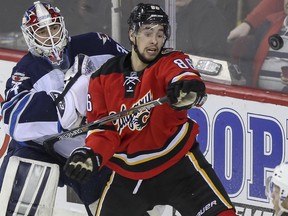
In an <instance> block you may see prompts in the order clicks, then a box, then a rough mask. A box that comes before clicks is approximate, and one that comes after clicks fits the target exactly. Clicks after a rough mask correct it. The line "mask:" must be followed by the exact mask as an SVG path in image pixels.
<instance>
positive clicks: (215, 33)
mask: <svg viewBox="0 0 288 216" xmlns="http://www.w3.org/2000/svg"><path fill="white" fill-rule="evenodd" d="M176 9H177V12H176V22H177V25H176V49H178V50H182V51H183V52H185V53H188V54H193V55H197V56H205V57H212V58H218V59H223V58H225V57H227V43H226V36H227V34H228V29H227V26H226V23H225V19H224V16H223V15H222V14H221V13H220V11H219V10H218V8H217V7H216V6H215V4H213V3H212V2H211V1H210V0H176Z"/></svg>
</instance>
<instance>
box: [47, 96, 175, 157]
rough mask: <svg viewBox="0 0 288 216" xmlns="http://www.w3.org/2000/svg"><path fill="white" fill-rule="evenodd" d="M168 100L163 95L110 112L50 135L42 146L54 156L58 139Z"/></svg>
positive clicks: (75, 134)
mask: <svg viewBox="0 0 288 216" xmlns="http://www.w3.org/2000/svg"><path fill="white" fill-rule="evenodd" d="M168 101H169V100H168V97H167V96H165V97H162V98H158V99H156V100H152V101H149V102H147V103H144V104H140V105H138V106H136V107H132V108H130V109H127V110H123V111H121V112H118V113H115V114H112V115H109V116H105V117H103V118H101V119H98V120H96V121H93V122H90V123H88V124H85V125H82V126H80V127H77V128H74V129H71V130H68V131H65V132H63V133H60V134H58V135H56V136H52V137H50V138H48V139H46V140H45V141H44V142H43V146H44V148H45V149H46V151H47V152H48V153H49V154H51V155H54V156H55V151H54V144H55V143H56V142H57V141H60V140H63V139H68V138H73V137H75V136H77V135H80V134H82V133H85V132H87V131H88V130H90V129H96V128H98V127H99V126H101V125H104V124H106V123H108V122H112V121H115V120H117V119H121V118H123V117H125V116H128V115H132V114H135V113H137V112H140V111H141V110H144V109H149V108H153V107H156V106H159V105H162V104H164V103H167V102H168ZM56 156H57V155H56Z"/></svg>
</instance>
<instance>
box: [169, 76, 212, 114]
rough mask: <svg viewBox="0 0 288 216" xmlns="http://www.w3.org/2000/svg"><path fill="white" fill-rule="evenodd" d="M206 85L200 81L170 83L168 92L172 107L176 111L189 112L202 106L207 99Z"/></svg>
mask: <svg viewBox="0 0 288 216" xmlns="http://www.w3.org/2000/svg"><path fill="white" fill-rule="evenodd" d="M205 90H206V87H205V84H204V83H203V82H202V81H200V80H196V79H193V80H178V81H176V82H174V83H170V84H169V86H168V90H167V96H168V98H169V102H170V106H171V107H172V108H173V109H175V110H187V109H190V108H191V107H192V106H198V107H199V106H202V105H203V104H204V103H205V101H206V99H207V94H206V93H205Z"/></svg>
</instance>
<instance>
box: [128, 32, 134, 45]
mask: <svg viewBox="0 0 288 216" xmlns="http://www.w3.org/2000/svg"><path fill="white" fill-rule="evenodd" d="M128 37H129V40H130V42H132V43H133V44H135V31H133V30H132V29H130V30H129V31H128Z"/></svg>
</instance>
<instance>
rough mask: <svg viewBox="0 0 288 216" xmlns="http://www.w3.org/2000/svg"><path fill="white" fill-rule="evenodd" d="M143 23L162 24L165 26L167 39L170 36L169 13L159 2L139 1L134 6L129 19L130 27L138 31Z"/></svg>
mask: <svg viewBox="0 0 288 216" xmlns="http://www.w3.org/2000/svg"><path fill="white" fill-rule="evenodd" d="M143 24H161V25H163V26H164V33H165V36H166V39H168V38H169V36H170V26H169V18H168V15H167V14H166V13H165V11H164V10H163V9H162V8H161V7H160V6H159V5H157V4H144V3H139V4H138V5H137V6H136V7H134V8H133V10H132V11H131V14H130V17H129V19H128V25H129V29H132V30H134V31H136V32H137V31H138V30H139V28H140V26H141V25H143Z"/></svg>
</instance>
